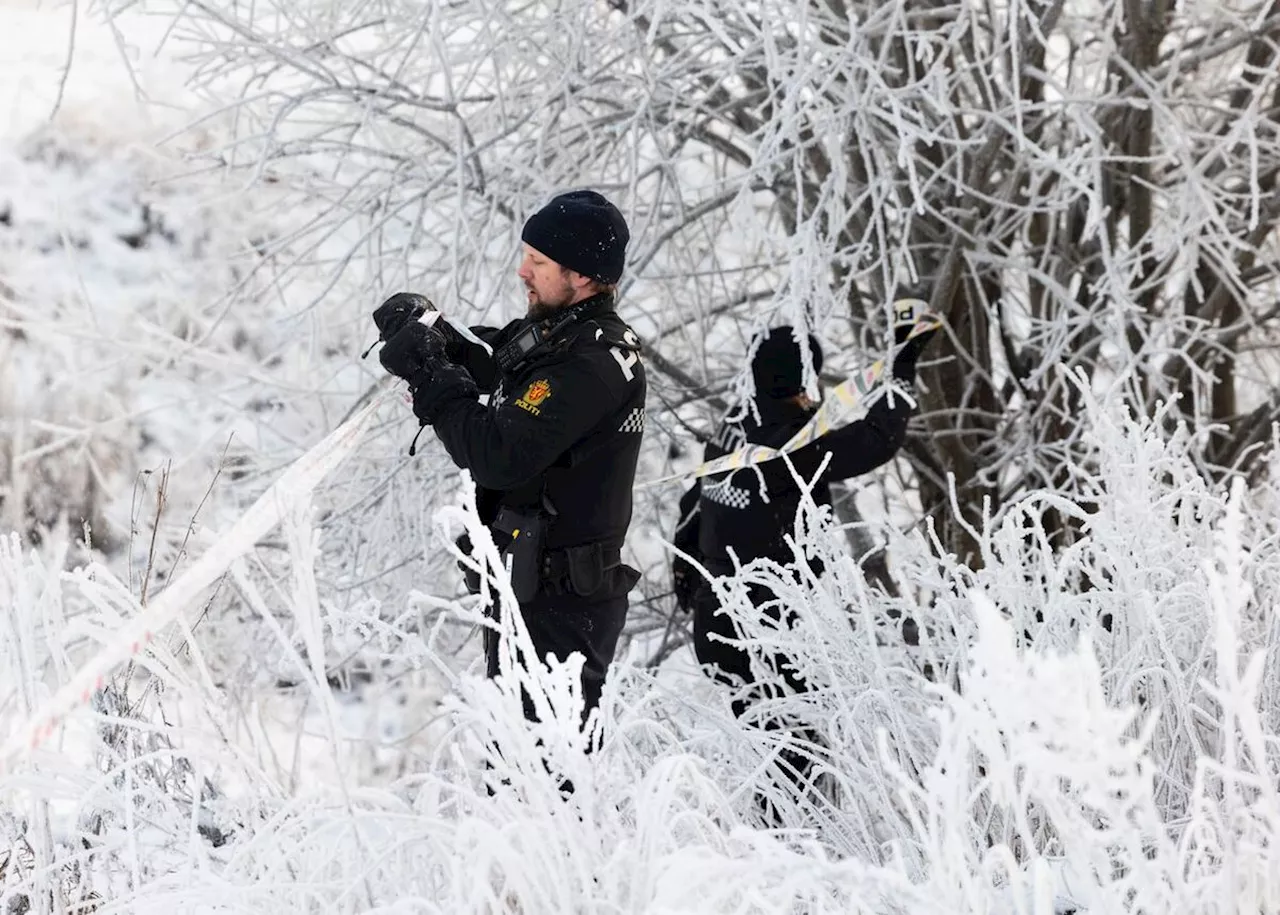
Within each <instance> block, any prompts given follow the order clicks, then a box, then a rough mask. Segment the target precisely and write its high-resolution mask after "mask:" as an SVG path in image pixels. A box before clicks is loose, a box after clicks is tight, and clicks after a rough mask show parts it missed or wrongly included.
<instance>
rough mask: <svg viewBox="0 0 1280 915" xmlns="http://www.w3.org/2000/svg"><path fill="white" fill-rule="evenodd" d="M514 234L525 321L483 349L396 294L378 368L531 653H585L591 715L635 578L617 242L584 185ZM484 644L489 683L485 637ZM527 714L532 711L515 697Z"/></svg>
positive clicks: (640, 402)
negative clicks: (474, 538) (511, 604)
mask: <svg viewBox="0 0 1280 915" xmlns="http://www.w3.org/2000/svg"><path fill="white" fill-rule="evenodd" d="M521 238H522V241H523V243H524V248H523V258H522V260H521V262H520V268H519V270H518V271H517V275H518V276H519V277H520V279H521V280H522V281H523V283H524V285H525V289H526V290H527V294H528V311H527V314H526V315H525V317H523V318H520V319H517V320H515V321H512V322H511V323H509V324H507V325H506V326H505V327H502V328H500V329H495V328H484V327H476V328H471V330H472V332H473V333H474V334H475V336H476V337H478V338H479V339H480V340H482V341H483V342H484V343H486V344H488V346H489V347H490V348H491V349H492V354H490V353H489V352H486V351H485V349H484V348H482V347H480V346H478V345H475V344H474V343H472V342H469V341H467V340H465V339H463V337H462V335H460V334H459V333H458V332H457V331H453V330H452V329H451V328H449V325H448V324H447V323H446V322H443V321H437V322H436V323H435V324H434V325H432V326H430V327H428V326H426V325H425V324H423V323H421V322H419V321H418V320H416V319H417V318H418V317H419V316H420V315H421V314H422V310H423V309H424V308H425V307H427V306H428V305H429V303H428V302H426V300H424V299H422V297H420V296H415V295H412V294H406V293H401V294H398V295H395V296H392V297H391V298H390V299H388V300H387V301H386V302H384V303H383V304H382V305H381V306H379V308H378V309H377V310H376V311H375V312H374V322H375V323H376V324H377V325H378V329H379V333H380V336H381V338H382V339H385V340H386V341H387V342H386V345H385V346H384V347H383V349H382V352H381V354H380V357H379V358H380V360H381V362H382V365H383V366H384V367H385V368H386V370H387V371H388V372H390V373H391V374H393V375H396V376H398V377H400V378H403V379H405V380H406V381H407V382H408V383H409V387H410V390H411V391H412V394H413V412H414V413H415V415H416V416H417V417H418V419H419V420H420V421H421V423H422V424H423V425H424V426H425V425H429V426H431V427H432V428H433V429H434V430H435V434H436V436H437V437H438V438H439V439H440V441H441V442H442V443H443V444H444V447H445V450H446V451H447V452H448V453H449V456H450V457H451V458H452V459H453V461H454V463H455V464H457V465H458V467H460V468H465V469H466V470H469V471H470V472H471V476H472V478H473V479H474V481H475V483H476V489H477V497H478V503H479V509H480V514H481V518H482V520H484V521H485V522H486V524H488V525H489V527H490V529H491V530H492V531H493V534H494V538H495V542H496V543H497V544H498V545H499V547H500V548H501V549H502V551H503V554H504V558H509V561H510V562H511V566H512V587H513V590H514V592H515V595H516V598H517V600H518V601H519V606H520V612H521V615H522V617H523V619H524V623H525V626H526V627H527V628H528V631H529V635H530V638H531V639H532V642H533V646H534V649H535V651H536V652H537V655H538V657H539V658H540V659H541V658H544V657H545V656H546V655H548V654H550V655H552V656H554V657H556V658H557V659H561V660H564V659H567V658H568V657H569V655H571V654H572V653H574V652H578V653H580V654H581V655H582V656H583V658H584V664H583V668H582V692H583V697H584V699H585V703H586V710H585V712H586V713H589V712H590V711H591V709H593V708H595V706H596V704H597V703H598V701H599V698H600V692H601V688H602V687H603V685H604V681H605V675H606V672H607V670H608V667H609V664H610V663H611V662H612V661H613V656H614V650H615V648H616V646H617V643H618V638H619V635H620V634H621V632H622V628H623V624H624V623H625V621H626V617H627V593H628V592H629V591H630V590H631V589H632V588H633V587H634V586H635V583H636V582H637V580H638V579H639V577H640V576H639V573H638V572H636V570H635V569H632V568H631V567H630V566H627V565H624V564H623V562H622V557H621V551H622V543H623V538H624V537H625V535H626V532H627V527H628V525H629V524H630V522H631V488H632V484H633V482H634V479H635V471H636V462H637V459H638V457H639V453H640V436H641V433H642V431H643V430H644V417H645V412H644V402H645V391H646V384H645V373H644V365H643V363H642V362H641V361H640V345H639V341H638V339H637V338H636V335H635V334H634V333H633V332H632V330H631V329H630V328H629V327H628V326H627V325H626V324H624V323H623V321H622V320H621V319H620V318H619V317H618V314H617V312H616V311H615V308H614V295H615V287H616V284H617V282H618V279H619V277H620V276H621V274H622V268H623V262H624V258H625V254H626V245H627V241H628V239H629V233H628V230H627V225H626V222H625V220H624V219H623V217H622V214H621V213H620V212H619V211H618V209H617V208H616V207H615V206H614V205H613V204H612V203H610V202H609V201H608V200H606V199H605V198H604V197H603V196H601V195H600V194H598V193H595V192H593V191H585V190H584V191H574V192H571V193H567V194H562V195H560V196H558V197H556V198H554V199H553V200H552V201H551V202H550V203H548V204H547V205H546V206H545V207H543V208H542V209H541V210H539V211H537V212H536V213H534V214H533V216H531V217H530V218H529V220H528V221H527V222H526V223H525V226H524V230H523V233H522V236H521ZM482 393H484V394H489V395H490V399H489V402H488V404H487V405H482V404H480V403H479V402H478V400H477V398H478V396H479V395H480V394H482ZM469 584H470V585H472V586H473V587H478V582H469ZM489 612H490V613H491V614H492V613H496V610H495V609H494V608H490V611H489ZM484 648H485V658H486V668H487V673H488V675H489V676H490V677H493V676H496V675H497V673H498V656H499V654H498V636H497V633H496V632H495V631H486V634H485V645H484ZM525 710H526V714H527V715H529V717H533V715H532V708H531V706H530V703H529V701H528V697H527V696H526V704H525Z"/></svg>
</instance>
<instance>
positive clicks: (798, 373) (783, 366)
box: [751, 324, 822, 399]
mask: <svg viewBox="0 0 1280 915" xmlns="http://www.w3.org/2000/svg"><path fill="white" fill-rule="evenodd" d="M809 353H810V355H811V356H812V357H813V370H814V371H815V372H820V371H822V345H821V344H820V343H818V338H817V337H815V336H814V335H813V334H810V335H809ZM751 374H752V376H753V377H754V378H755V381H756V396H757V397H772V398H774V399H781V398H783V397H794V396H795V395H797V394H799V393H800V392H801V391H803V390H804V367H803V365H802V364H801V362H800V345H799V344H798V343H796V332H795V328H794V327H792V326H791V325H790V324H784V325H782V326H781V327H775V328H774V329H773V330H771V331H769V333H768V335H767V336H766V337H765V338H764V339H763V340H762V341H761V342H760V346H759V347H758V348H757V349H756V354H755V356H754V357H753V358H752V360H751Z"/></svg>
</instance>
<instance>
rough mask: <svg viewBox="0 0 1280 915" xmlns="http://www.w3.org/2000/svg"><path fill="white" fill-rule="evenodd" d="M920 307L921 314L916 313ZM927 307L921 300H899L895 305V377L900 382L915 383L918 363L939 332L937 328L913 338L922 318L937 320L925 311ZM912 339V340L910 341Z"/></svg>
mask: <svg viewBox="0 0 1280 915" xmlns="http://www.w3.org/2000/svg"><path fill="white" fill-rule="evenodd" d="M917 306H920V313H919V314H917V313H916V309H917ZM926 307H927V306H926V305H925V303H924V302H922V301H921V300H919V299H899V300H898V301H896V302H894V303H893V344H894V348H895V350H896V352H895V354H894V357H893V377H894V378H896V379H897V380H898V381H905V382H908V383H910V382H913V381H915V377H916V361H917V360H919V358H920V354H921V353H923V352H924V349H925V347H926V346H928V345H929V342H930V341H931V340H933V337H934V335H935V334H937V332H938V328H937V327H933V328H930V329H929V330H925V331H923V332H922V333H919V334H916V335H915V336H914V337H911V331H912V329H913V328H914V327H915V326H916V322H917V321H919V320H920V319H921V318H936V315H933V314H932V313H930V312H927V311H925V308H926ZM908 338H910V339H908Z"/></svg>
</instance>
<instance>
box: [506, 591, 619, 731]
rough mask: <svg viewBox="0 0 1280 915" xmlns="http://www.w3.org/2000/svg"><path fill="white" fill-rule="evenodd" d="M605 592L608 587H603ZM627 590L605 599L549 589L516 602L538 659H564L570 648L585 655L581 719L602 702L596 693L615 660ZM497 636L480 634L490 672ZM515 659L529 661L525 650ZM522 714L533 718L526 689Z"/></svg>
mask: <svg viewBox="0 0 1280 915" xmlns="http://www.w3.org/2000/svg"><path fill="white" fill-rule="evenodd" d="M606 593H607V592H606ZM627 604H628V601H627V595H626V594H625V593H624V594H622V595H620V596H616V597H613V596H610V597H605V598H603V599H594V598H586V597H581V596H579V595H577V594H572V593H564V594H551V593H546V592H545V591H544V592H540V593H539V594H537V595H536V596H535V597H534V598H533V599H532V600H529V601H525V602H523V603H521V604H520V614H521V616H522V617H523V619H524V624H525V627H526V628H527V629H528V630H529V639H530V641H531V642H533V649H534V652H535V653H536V655H537V658H538V660H540V661H541V660H543V659H545V658H546V656H547V655H551V656H552V657H554V658H555V659H556V660H558V661H566V660H568V658H569V656H570V655H571V654H573V653H574V652H578V653H580V654H581V655H582V656H583V664H582V699H583V710H582V716H583V721H584V722H585V721H586V717H587V716H588V715H589V714H590V713H591V711H592V710H593V709H594V708H595V707H596V706H597V705H599V704H600V693H601V691H602V690H603V689H604V681H605V675H606V672H607V671H608V669H609V665H610V664H611V663H613V654H614V649H615V648H616V646H617V644H618V638H619V636H620V635H621V634H622V627H623V625H624V624H625V623H626V620H627ZM488 615H489V616H490V618H492V619H493V620H494V621H495V622H496V621H497V619H498V613H497V609H496V608H495V607H490V608H489V609H488ZM499 638H500V635H499V633H498V631H497V630H496V629H486V630H485V633H484V655H485V672H486V673H487V675H488V676H489V677H491V678H492V677H496V676H498V674H499V672H500V671H499V665H498V658H499V651H498V648H499ZM516 660H517V662H518V663H520V664H522V665H524V666H525V667H526V668H527V667H528V666H529V660H528V659H526V658H524V657H523V653H522V652H519V651H517V652H516ZM523 695H524V714H525V717H526V718H528V719H529V720H530V721H533V720H536V719H537V716H536V714H535V713H534V708H533V702H532V701H531V700H530V698H529V696H528V694H527V693H524V694H523Z"/></svg>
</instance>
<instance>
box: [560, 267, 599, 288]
mask: <svg viewBox="0 0 1280 915" xmlns="http://www.w3.org/2000/svg"><path fill="white" fill-rule="evenodd" d="M565 272H566V273H568V274H569V285H570V286H572V287H573V288H574V289H578V290H581V289H587V288H588V287H590V286H591V284H592V283H593V282H595V280H593V279H591V277H589V276H586V275H584V274H581V273H579V272H578V271H577V270H573V269H570V268H569V267H566V268H565Z"/></svg>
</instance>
